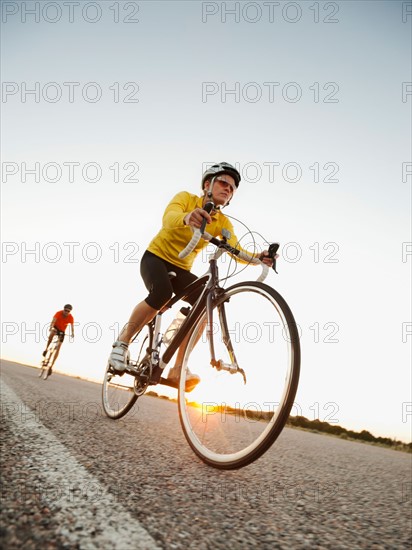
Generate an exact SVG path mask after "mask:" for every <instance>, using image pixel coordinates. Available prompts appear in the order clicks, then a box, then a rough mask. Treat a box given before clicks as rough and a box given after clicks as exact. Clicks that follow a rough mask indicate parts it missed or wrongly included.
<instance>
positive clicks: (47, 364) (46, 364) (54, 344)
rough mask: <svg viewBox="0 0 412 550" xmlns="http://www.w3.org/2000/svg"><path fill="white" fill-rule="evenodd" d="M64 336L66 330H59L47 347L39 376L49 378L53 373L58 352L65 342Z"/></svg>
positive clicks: (44, 378)
mask: <svg viewBox="0 0 412 550" xmlns="http://www.w3.org/2000/svg"><path fill="white" fill-rule="evenodd" d="M55 330H57V329H55ZM62 336H64V332H63V331H61V330H57V332H56V334H55V335H54V336H53V339H52V341H51V342H50V345H49V347H48V348H47V352H46V355H45V356H44V358H43V360H42V362H41V369H40V373H39V378H43V380H47V378H48V377H49V376H50V375H51V372H52V367H53V365H54V361H55V357H56V353H57V351H58V349H59V347H60V346H61V344H62V342H63V340H62Z"/></svg>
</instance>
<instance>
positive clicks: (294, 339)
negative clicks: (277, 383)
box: [178, 281, 301, 470]
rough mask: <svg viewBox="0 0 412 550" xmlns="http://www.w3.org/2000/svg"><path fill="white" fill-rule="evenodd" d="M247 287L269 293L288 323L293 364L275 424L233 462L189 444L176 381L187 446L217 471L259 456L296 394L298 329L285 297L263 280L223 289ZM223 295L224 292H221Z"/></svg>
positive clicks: (282, 423) (282, 424) (282, 422)
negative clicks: (208, 455) (261, 439)
mask: <svg viewBox="0 0 412 550" xmlns="http://www.w3.org/2000/svg"><path fill="white" fill-rule="evenodd" d="M243 286H244V287H250V286H254V287H257V288H260V289H261V290H264V291H265V292H267V293H269V294H270V295H271V296H272V297H273V298H274V300H276V302H277V303H278V305H279V307H280V308H281V310H282V313H283V314H284V316H285V320H286V323H287V325H288V329H289V331H290V335H291V344H292V349H293V365H292V369H291V380H290V384H289V388H288V392H287V397H286V399H285V402H284V404H283V407H282V409H281V411H280V413H279V414H278V416H277V419H276V422H275V424H274V425H273V426H272V428H271V429H270V431H269V432H268V434H267V435H266V437H265V438H264V439H263V441H262V442H261V443H260V444H259V445H258V446H257V447H256V448H255V449H253V450H252V451H251V452H250V453H248V454H247V455H245V456H243V457H242V458H240V459H236V460H233V461H228V462H221V461H215V460H212V459H210V458H209V457H207V456H205V455H203V454H202V453H201V452H200V451H199V449H198V448H197V447H196V445H195V444H194V443H193V441H192V438H191V436H190V434H189V433H187V430H186V426H185V423H184V420H183V417H182V414H183V413H182V405H181V402H182V400H184V399H185V398H184V395H182V393H181V392H182V384H179V396H178V405H179V418H180V423H181V426H182V429H183V433H184V435H185V437H186V440H187V442H188V443H189V445H190V447H191V448H192V450H193V451H194V453H195V454H196V455H197V456H198V457H199V458H200V459H201V460H202V461H203V462H205V463H206V464H208V465H209V466H212V467H214V468H217V469H220V470H235V469H238V468H243V467H244V466H247V465H249V464H251V463H252V462H254V461H255V460H257V459H258V458H260V457H261V456H262V455H263V454H264V453H265V452H266V451H267V450H268V449H269V448H270V447H271V446H272V445H273V443H274V442H275V441H276V439H277V438H278V437H279V435H280V434H281V432H282V430H283V428H284V427H285V424H286V422H287V420H288V418H289V415H290V411H291V409H292V406H293V403H294V399H295V396H296V392H297V388H298V384H299V375H300V357H301V355H300V341H299V332H298V329H297V325H296V322H295V319H294V316H293V313H292V311H291V309H290V308H289V306H288V304H287V303H286V301H285V299H284V298H283V297H282V296H281V295H280V294H279V293H278V292H277V291H276V290H274V289H273V288H272V287H270V286H269V285H266V284H265V283H261V282H257V281H247V282H241V283H237V284H235V285H232V286H231V287H229V288H227V289H225V290H226V292H230V291H231V290H233V289H239V288H241V287H243ZM223 296H224V295H223ZM223 296H222V297H221V298H219V299H218V300H217V301H216V305H217V303H219V302H223V301H224V297H223ZM199 322H200V320H199V321H198V322H197V323H195V324H194V325H193V327H191V329H190V333H189V338H188V339H187V345H188V344H189V340H190V336H191V335H192V333H193V331H195V330H196V327H197V325H198V323H199Z"/></svg>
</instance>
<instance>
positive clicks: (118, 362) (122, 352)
mask: <svg viewBox="0 0 412 550" xmlns="http://www.w3.org/2000/svg"><path fill="white" fill-rule="evenodd" d="M129 360H130V352H129V348H128V345H127V344H126V343H125V342H120V341H119V340H116V342H115V343H114V344H113V349H112V352H111V354H110V356H109V365H110V366H111V367H112V368H113V369H114V370H115V371H116V372H117V373H119V374H120V373H123V372H124V371H125V370H126V367H127V364H128V363H129Z"/></svg>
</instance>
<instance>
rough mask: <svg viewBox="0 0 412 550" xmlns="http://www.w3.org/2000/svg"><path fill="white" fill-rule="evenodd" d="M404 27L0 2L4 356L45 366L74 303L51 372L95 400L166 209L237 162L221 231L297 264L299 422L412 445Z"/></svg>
mask: <svg viewBox="0 0 412 550" xmlns="http://www.w3.org/2000/svg"><path fill="white" fill-rule="evenodd" d="M411 22H412V4H411V3H410V2H397V1H390V2H385V1H381V2H374V1H368V2H346V1H345V2H312V1H310V2H305V1H302V2H197V1H190V2H173V1H171V2H157V1H153V2H140V1H139V2H121V1H120V2H116V1H114V2H113V1H109V2H103V1H102V2H81V3H80V2H2V59H1V61H2V69H1V70H2V81H3V82H2V99H1V101H2V102H1V111H2V112H1V114H2V127H1V131H2V241H3V244H2V252H3V256H2V264H1V265H2V306H1V308H2V311H1V313H2V356H3V357H5V358H7V359H11V360H16V361H21V362H25V363H28V364H34V365H35V364H39V362H40V356H41V351H42V350H43V349H44V338H45V335H46V332H47V331H46V329H45V327H46V326H47V324H48V323H49V321H50V319H51V317H52V316H53V314H54V313H55V312H56V311H57V310H59V309H61V308H62V307H63V305H64V304H65V303H66V302H71V303H72V304H73V306H74V310H73V314H74V317H75V321H76V323H78V326H76V338H75V341H74V343H69V342H68V341H66V342H65V344H64V346H63V348H62V351H61V354H60V357H59V360H58V368H59V369H60V370H62V371H64V372H67V373H71V374H73V375H81V376H86V377H88V378H91V379H94V380H101V379H102V376H103V372H104V368H105V363H106V359H107V356H108V354H109V352H110V347H111V343H112V341H113V339H114V337H115V336H116V334H115V333H116V332H117V327H118V326H119V324H120V325H122V324H123V323H124V322H126V320H127V319H128V316H129V313H130V311H131V309H132V307H133V306H134V305H135V303H137V301H140V300H141V299H142V298H143V297H144V296H145V289H144V285H143V283H142V281H141V279H140V275H139V260H140V258H141V255H142V253H143V251H144V250H145V247H146V245H147V244H148V242H149V240H150V239H151V237H152V236H153V235H154V234H155V232H156V231H157V230H158V229H159V227H160V222H161V215H162V212H163V210H164V207H165V205H166V204H167V202H168V200H169V199H170V198H171V197H172V196H173V195H174V194H175V193H176V192H178V191H181V190H188V191H191V192H194V193H196V192H198V191H199V184H200V177H201V173H202V170H203V168H204V166H205V164H206V163H212V162H216V161H222V160H225V161H228V162H231V163H237V164H238V166H239V169H240V171H241V173H242V175H243V181H242V184H241V187H240V189H239V192H238V193H237V195H236V197H235V199H234V200H233V201H232V204H231V205H230V206H229V207H228V208H227V213H228V214H231V215H233V216H235V217H236V218H238V219H240V220H242V221H243V222H244V223H246V225H247V226H248V227H249V228H251V229H253V230H255V231H258V232H260V233H261V234H262V235H263V237H264V238H265V239H267V240H269V241H279V242H280V243H281V244H282V249H281V258H280V260H279V262H278V271H279V275H275V274H274V273H272V274H271V275H270V278H269V279H268V282H269V284H271V285H273V286H274V287H275V288H276V289H277V290H278V291H279V292H280V293H281V294H282V295H283V296H284V297H285V298H286V300H287V301H288V303H289V304H290V306H291V308H292V310H293V312H294V314H295V317H296V320H297V322H298V324H299V325H300V327H301V331H302V337H301V345H302V375H301V382H300V386H299V390H298V394H297V397H296V404H297V405H296V407H295V412H299V413H300V414H303V415H304V416H306V417H308V418H311V419H313V418H314V417H317V416H319V418H320V419H321V420H328V421H329V422H337V423H339V424H340V425H342V426H344V427H346V428H351V429H355V430H360V429H367V430H369V431H371V432H372V433H373V434H375V435H383V436H389V437H396V438H400V439H403V440H406V441H409V440H410V438H411V435H410V434H411V425H412V403H411V402H412V398H411V390H410V388H411V371H410V347H411V346H410V345H411V341H412V325H411V317H412V316H411V309H410V287H409V283H410V274H411V264H412V245H411V240H412V239H411V233H410V222H411V210H410V199H411V180H412V165H411V152H410V150H411V122H410V120H411V118H410V115H411V104H412V84H411V81H412V75H411V69H410V67H411ZM235 227H236V231H237V234H238V236H241V235H243V234H244V233H245V229H244V228H243V227H242V226H241V225H239V224H236V223H235ZM245 238H246V237H245ZM246 239H247V238H246ZM249 240H250V239H249ZM70 243H71V244H70ZM30 251H31V253H30ZM205 261H206V258H205V256H203V257H202V258H199V259H198V261H197V263H196V267H195V272H196V273H198V274H200V273H201V272H202V271H204V269H205V265H206V264H205V263H204V262H205ZM202 262H203V265H202ZM240 276H241V277H245V278H252V279H253V278H254V277H255V276H257V275H256V270H254V269H253V268H249V270H248V271H247V272H245V271H244V272H243V273H242V274H241V275H240Z"/></svg>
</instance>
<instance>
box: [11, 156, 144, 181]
mask: <svg viewBox="0 0 412 550" xmlns="http://www.w3.org/2000/svg"><path fill="white" fill-rule="evenodd" d="M139 170H140V167H139V164H138V163H137V162H134V161H127V162H119V161H113V162H107V163H106V164H102V163H99V162H96V161H88V162H87V161H86V162H84V161H82V162H79V161H76V160H66V161H63V162H55V161H49V162H38V161H35V162H26V161H22V162H14V161H4V162H2V163H1V181H2V183H59V182H63V183H98V182H100V181H104V182H105V183H107V182H112V183H139V178H138V177H137V175H138V173H139Z"/></svg>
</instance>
